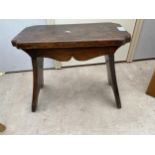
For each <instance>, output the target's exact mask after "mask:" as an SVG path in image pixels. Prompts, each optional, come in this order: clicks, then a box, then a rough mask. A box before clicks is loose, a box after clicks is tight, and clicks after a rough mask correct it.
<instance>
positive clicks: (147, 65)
mask: <svg viewBox="0 0 155 155" xmlns="http://www.w3.org/2000/svg"><path fill="white" fill-rule="evenodd" d="M154 67H155V61H142V62H134V63H131V64H127V63H122V64H117V65H116V70H117V77H118V84H119V89H120V95H121V100H122V105H123V108H122V109H121V110H118V109H116V107H115V101H114V96H113V92H112V89H111V88H110V86H109V85H108V84H107V75H106V68H105V65H101V66H91V67H79V68H68V69H63V70H52V71H51V70H49V71H45V88H44V89H43V90H41V92H40V96H39V105H38V106H39V107H38V111H37V112H36V113H32V112H31V111H30V107H31V95H32V94H31V93H32V73H31V72H27V73H16V74H7V75H5V76H2V77H0V122H1V123H4V124H5V125H6V126H7V130H6V131H5V132H4V133H3V134H155V98H153V97H150V96H147V95H145V91H146V88H147V86H148V83H149V81H150V78H151V76H152V74H153V70H154Z"/></svg>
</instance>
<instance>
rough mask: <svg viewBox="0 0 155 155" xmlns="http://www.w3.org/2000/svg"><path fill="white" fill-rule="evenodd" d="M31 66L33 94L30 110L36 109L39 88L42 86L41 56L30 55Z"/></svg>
mask: <svg viewBox="0 0 155 155" xmlns="http://www.w3.org/2000/svg"><path fill="white" fill-rule="evenodd" d="M32 67H33V96H32V112H35V111H36V109H37V103H38V96H39V91H40V88H42V87H43V85H44V83H43V58H40V57H38V58H37V57H32Z"/></svg>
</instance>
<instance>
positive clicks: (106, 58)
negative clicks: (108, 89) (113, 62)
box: [105, 56, 112, 85]
mask: <svg viewBox="0 0 155 155" xmlns="http://www.w3.org/2000/svg"><path fill="white" fill-rule="evenodd" d="M105 61H106V67H107V75H108V83H109V85H112V83H111V80H112V79H111V75H110V64H109V57H108V56H105Z"/></svg>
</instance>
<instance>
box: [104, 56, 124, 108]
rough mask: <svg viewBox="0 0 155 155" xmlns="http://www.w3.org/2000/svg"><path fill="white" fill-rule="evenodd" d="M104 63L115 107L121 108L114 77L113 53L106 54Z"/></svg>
mask: <svg viewBox="0 0 155 155" xmlns="http://www.w3.org/2000/svg"><path fill="white" fill-rule="evenodd" d="M106 63H107V71H108V79H109V81H110V84H111V85H112V89H113V92H114V96H115V100H116V104H117V108H121V101H120V95H119V90H118V85H117V79H116V71H115V62H114V54H112V55H108V56H106Z"/></svg>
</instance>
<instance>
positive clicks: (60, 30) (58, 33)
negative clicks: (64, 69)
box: [12, 23, 131, 49]
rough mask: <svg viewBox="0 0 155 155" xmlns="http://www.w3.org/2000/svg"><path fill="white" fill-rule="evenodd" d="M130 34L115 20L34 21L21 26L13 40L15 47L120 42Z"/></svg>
mask: <svg viewBox="0 0 155 155" xmlns="http://www.w3.org/2000/svg"><path fill="white" fill-rule="evenodd" d="M130 40H131V36H130V34H129V33H128V32H127V31H125V30H123V28H122V27H121V25H119V24H115V23H93V24H71V25H37V26H31V27H27V28H25V29H24V30H23V31H22V32H20V33H19V34H18V35H17V36H16V37H15V38H14V39H13V40H12V44H13V46H16V47H17V48H19V49H51V48H84V47H105V46H118V47H119V46H121V45H123V44H125V43H127V42H129V41H130Z"/></svg>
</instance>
